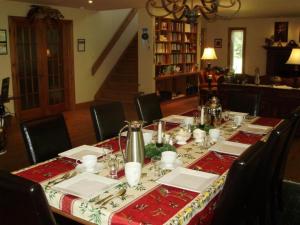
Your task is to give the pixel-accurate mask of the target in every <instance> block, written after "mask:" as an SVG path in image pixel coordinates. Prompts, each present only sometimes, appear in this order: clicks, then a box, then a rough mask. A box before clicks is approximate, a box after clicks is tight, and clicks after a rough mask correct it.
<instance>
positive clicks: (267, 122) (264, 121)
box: [252, 117, 281, 127]
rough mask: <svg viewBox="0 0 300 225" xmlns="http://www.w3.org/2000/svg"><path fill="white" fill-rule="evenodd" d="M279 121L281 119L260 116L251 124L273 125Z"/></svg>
mask: <svg viewBox="0 0 300 225" xmlns="http://www.w3.org/2000/svg"><path fill="white" fill-rule="evenodd" d="M280 121H281V119H278V118H270V117H260V118H258V119H257V120H255V121H254V122H253V123H252V124H256V125H262V126H270V127H275V126H276V125H277V124H279V123H280Z"/></svg>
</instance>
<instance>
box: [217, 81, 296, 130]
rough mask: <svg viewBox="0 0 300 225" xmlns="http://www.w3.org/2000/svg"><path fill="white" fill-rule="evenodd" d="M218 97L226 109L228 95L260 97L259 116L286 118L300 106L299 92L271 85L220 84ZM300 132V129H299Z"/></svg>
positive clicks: (294, 89)
mask: <svg viewBox="0 0 300 225" xmlns="http://www.w3.org/2000/svg"><path fill="white" fill-rule="evenodd" d="M218 88H219V89H218V92H219V96H220V98H221V99H222V104H223V103H224V104H223V106H224V108H226V104H225V103H226V102H227V98H228V96H229V94H228V93H230V92H233V91H234V92H236V93H240V96H241V97H242V96H243V93H255V94H259V95H260V102H259V116H266V117H277V118H286V117H288V116H289V115H290V113H291V112H292V111H293V110H294V109H296V107H297V106H299V105H300V90H299V89H297V88H291V89H284V88H274V87H272V86H271V85H252V84H247V85H238V84H227V83H222V84H220V85H219V86H218ZM299 130H300V129H299Z"/></svg>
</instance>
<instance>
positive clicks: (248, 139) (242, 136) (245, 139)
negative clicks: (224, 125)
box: [228, 131, 264, 144]
mask: <svg viewBox="0 0 300 225" xmlns="http://www.w3.org/2000/svg"><path fill="white" fill-rule="evenodd" d="M263 136H264V135H261V134H251V133H246V132H243V131H239V132H237V133H236V134H234V135H233V136H232V137H230V138H229V139H228V141H233V142H238V143H243V144H255V143H256V142H258V141H259V140H261V138H262V137H263Z"/></svg>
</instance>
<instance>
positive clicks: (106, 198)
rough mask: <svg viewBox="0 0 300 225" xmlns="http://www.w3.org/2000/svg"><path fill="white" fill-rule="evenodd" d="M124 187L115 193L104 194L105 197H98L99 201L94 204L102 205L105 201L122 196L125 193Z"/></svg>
mask: <svg viewBox="0 0 300 225" xmlns="http://www.w3.org/2000/svg"><path fill="white" fill-rule="evenodd" d="M126 191H127V190H126V189H124V188H123V189H120V190H119V191H118V192H117V193H115V194H110V195H108V196H106V197H105V198H102V199H100V200H99V201H97V202H95V204H96V205H100V206H104V205H106V204H107V203H109V202H110V201H111V200H113V199H114V198H117V197H122V196H124V195H125V194H126Z"/></svg>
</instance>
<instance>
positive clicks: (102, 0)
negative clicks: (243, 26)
mask: <svg viewBox="0 0 300 225" xmlns="http://www.w3.org/2000/svg"><path fill="white" fill-rule="evenodd" d="M10 1H16V0H10ZM18 1H19V2H29V3H34V4H48V5H59V6H68V7H74V8H85V9H90V10H110V9H124V8H143V7H144V6H145V2H146V1H147V0H94V3H93V4H88V0H72V1H70V0H69V1H66V0H18ZM197 1H200V0H194V4H195V3H196V2H197ZM221 1H225V0H221ZM227 1H229V0H227ZM241 2H242V7H241V10H240V12H239V14H238V17H297V16H299V11H300V1H299V0H241Z"/></svg>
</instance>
